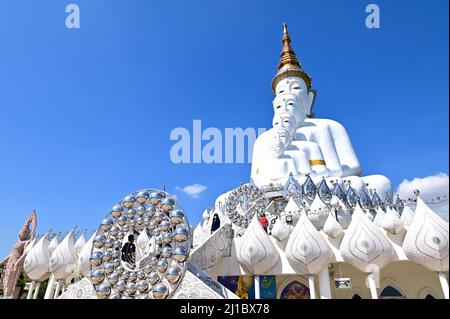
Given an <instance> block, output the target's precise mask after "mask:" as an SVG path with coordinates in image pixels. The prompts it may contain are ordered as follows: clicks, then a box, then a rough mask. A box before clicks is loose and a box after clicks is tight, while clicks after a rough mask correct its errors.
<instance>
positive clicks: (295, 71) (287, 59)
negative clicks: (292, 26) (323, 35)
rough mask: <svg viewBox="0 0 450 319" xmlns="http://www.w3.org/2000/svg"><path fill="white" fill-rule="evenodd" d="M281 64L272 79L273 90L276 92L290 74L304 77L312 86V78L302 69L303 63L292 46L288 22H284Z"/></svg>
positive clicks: (308, 84) (307, 83) (309, 85)
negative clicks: (277, 87) (278, 85)
mask: <svg viewBox="0 0 450 319" xmlns="http://www.w3.org/2000/svg"><path fill="white" fill-rule="evenodd" d="M280 57H281V59H280V64H278V72H277V74H276V75H275V77H274V78H273V80H272V90H273V91H274V92H275V88H276V86H277V84H278V82H280V81H281V80H283V79H285V78H287V77H289V76H298V77H300V78H302V79H303V80H304V81H305V82H306V85H307V86H308V89H310V88H311V85H312V79H311V77H310V76H309V74H308V73H306V72H305V71H304V70H303V69H302V65H301V64H300V62H299V61H298V59H297V56H296V55H295V52H294V49H292V47H291V37H290V36H289V33H288V30H287V24H286V23H284V24H283V49H282V50H281V55H280Z"/></svg>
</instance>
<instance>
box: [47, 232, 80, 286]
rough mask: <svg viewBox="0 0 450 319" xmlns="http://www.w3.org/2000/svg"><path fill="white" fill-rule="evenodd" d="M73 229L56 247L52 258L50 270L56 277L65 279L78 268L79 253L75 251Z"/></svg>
mask: <svg viewBox="0 0 450 319" xmlns="http://www.w3.org/2000/svg"><path fill="white" fill-rule="evenodd" d="M73 233H74V231H73V230H72V231H71V232H70V233H68V234H67V236H66V237H65V238H64V239H63V240H62V241H61V243H60V244H59V245H58V246H57V247H56V248H55V250H54V251H53V253H52V254H51V258H50V270H51V272H52V273H53V275H54V276H55V279H56V280H58V279H64V278H66V277H67V276H69V275H70V274H72V272H73V271H74V270H75V269H76V267H77V255H76V251H75V238H74V235H73Z"/></svg>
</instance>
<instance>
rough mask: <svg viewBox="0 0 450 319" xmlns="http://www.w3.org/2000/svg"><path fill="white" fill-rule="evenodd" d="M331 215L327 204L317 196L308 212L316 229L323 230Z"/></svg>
mask: <svg viewBox="0 0 450 319" xmlns="http://www.w3.org/2000/svg"><path fill="white" fill-rule="evenodd" d="M328 214H329V210H328V208H327V206H326V205H325V203H324V202H323V201H322V200H321V199H320V197H319V195H316V197H315V198H314V200H313V202H312V204H311V206H310V207H309V211H308V218H309V220H310V221H311V223H313V225H314V227H316V229H321V228H322V226H323V224H324V223H325V220H326V218H327V216H328Z"/></svg>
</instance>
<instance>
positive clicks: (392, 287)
mask: <svg viewBox="0 0 450 319" xmlns="http://www.w3.org/2000/svg"><path fill="white" fill-rule="evenodd" d="M379 291H380V299H407V298H408V294H407V293H406V291H405V290H404V289H403V288H401V286H400V285H399V284H398V283H397V282H395V281H394V280H392V279H385V280H383V282H382V283H381V285H380V290H379Z"/></svg>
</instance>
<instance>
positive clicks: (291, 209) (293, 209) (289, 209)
mask: <svg viewBox="0 0 450 319" xmlns="http://www.w3.org/2000/svg"><path fill="white" fill-rule="evenodd" d="M301 210H302V209H301V208H300V206H299V205H298V204H297V203H296V202H295V200H294V198H293V197H292V196H291V197H290V198H289V201H288V203H287V205H286V207H285V208H284V209H283V212H285V213H287V214H291V215H295V214H299V213H300V212H301Z"/></svg>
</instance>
